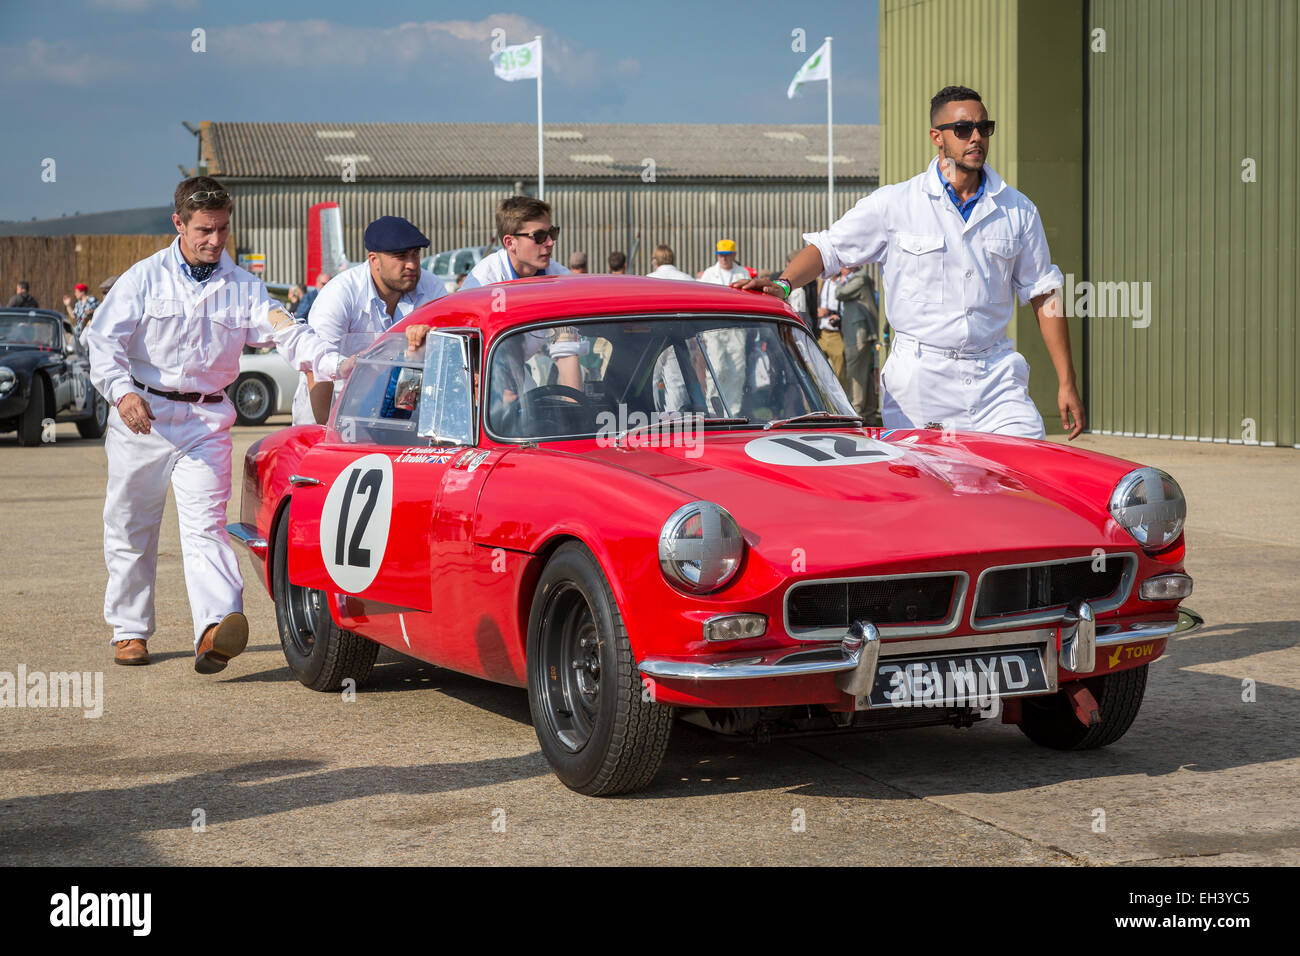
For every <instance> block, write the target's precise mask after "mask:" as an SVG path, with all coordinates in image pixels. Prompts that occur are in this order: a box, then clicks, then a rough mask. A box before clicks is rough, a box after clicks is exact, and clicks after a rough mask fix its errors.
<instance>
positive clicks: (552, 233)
mask: <svg viewBox="0 0 1300 956" xmlns="http://www.w3.org/2000/svg"><path fill="white" fill-rule="evenodd" d="M510 235H512V236H519V237H521V238H522V237H525V236H526V237H528V238H529V239H531V240H533V242H535V243H537V244H538V245H539V246H540V245H541V244H542V243H543V242H545V241H546V240H547V239H558V238H560V227H559V226H552V227H551V228H550V229H534V230H533V231H532V232H512V233H510Z"/></svg>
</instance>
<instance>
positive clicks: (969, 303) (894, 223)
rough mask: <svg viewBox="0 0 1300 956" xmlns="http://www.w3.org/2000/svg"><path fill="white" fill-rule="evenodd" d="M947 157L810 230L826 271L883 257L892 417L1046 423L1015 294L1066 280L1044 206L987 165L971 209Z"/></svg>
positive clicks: (1019, 426)
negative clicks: (944, 167) (1022, 346)
mask: <svg viewBox="0 0 1300 956" xmlns="http://www.w3.org/2000/svg"><path fill="white" fill-rule="evenodd" d="M938 162H939V161H938V158H937V157H936V158H935V159H934V160H932V161H931V163H930V165H929V167H928V168H927V169H926V170H925V172H923V173H921V174H920V175H919V176H914V177H913V178H911V179H909V180H907V181H906V182H902V183H896V184H893V185H889V186H882V187H881V188H880V189H877V190H876V191H875V192H873V193H871V194H870V195H869V196H867V197H866V198H864V199H862V200H860V201H859V202H858V203H857V205H855V206H854V207H853V208H852V209H850V210H849V211H848V212H847V213H845V215H844V216H843V217H842V218H840V219H839V220H838V221H837V222H835V223H834V225H832V226H831V228H830V229H827V230H825V231H823V232H816V233H808V234H806V235H805V236H804V237H803V238H804V241H805V242H809V243H811V244H812V245H814V246H816V247H817V249H818V251H819V252H820V253H821V257H822V269H823V271H822V275H823V276H825V277H830V276H832V275H834V274H835V273H837V272H839V270H840V269H841V268H842V267H843V266H848V267H850V268H854V267H856V266H859V265H862V264H863V263H866V262H879V263H881V264H882V266H883V285H884V297H885V308H886V312H887V314H888V318H889V323H890V325H892V326H893V328H894V330H895V333H896V334H895V337H894V344H893V347H892V348H891V350H890V355H889V360H888V361H887V362H886V363H885V368H884V372H883V375H882V379H881V381H882V385H883V391H884V409H883V417H884V423H885V426H886V427H888V428H908V427H919V426H921V425H924V424H926V423H928V422H943V423H945V424H948V425H951V426H952V427H954V428H957V429H961V430H970V431H985V432H998V433H1001V434H1006V435H1019V436H1022V437H1025V438H1042V437H1044V435H1045V430H1044V428H1043V420H1042V417H1041V416H1040V415H1039V414H1038V410H1037V408H1035V406H1034V403H1033V402H1032V401H1031V400H1030V398H1029V390H1028V386H1029V364H1028V363H1027V362H1026V361H1025V359H1024V356H1022V355H1020V354H1019V353H1018V352H1016V351H1015V350H1014V348H1013V346H1012V344H1011V340H1010V339H1009V338H1008V337H1007V324H1008V323H1009V322H1010V321H1011V314H1012V309H1013V307H1014V299H1015V297H1016V296H1019V298H1020V301H1021V302H1022V303H1026V302H1028V301H1029V300H1030V299H1032V298H1034V297H1036V296H1039V295H1045V294H1047V293H1049V292H1052V291H1053V290H1055V289H1059V288H1061V286H1062V285H1064V279H1063V277H1062V276H1061V270H1060V269H1058V268H1057V267H1056V266H1054V265H1052V259H1051V255H1050V254H1049V252H1048V248H1047V237H1046V235H1045V234H1044V232H1043V224H1042V220H1041V219H1040V218H1039V215H1038V209H1037V208H1036V207H1035V206H1034V204H1033V203H1032V202H1030V201H1029V200H1028V199H1027V198H1025V196H1024V194H1022V193H1020V192H1018V191H1017V190H1015V189H1013V188H1012V187H1010V186H1008V185H1007V184H1006V183H1005V182H1003V180H1002V177H1000V176H999V175H998V174H997V173H996V172H994V171H993V169H992V168H991V167H990V166H987V165H986V166H985V167H984V174H985V181H984V195H983V196H981V197H980V199H979V201H978V202H977V203H976V205H975V208H974V209H973V210H972V211H971V214H970V219H969V220H968V221H963V220H962V217H961V213H960V212H959V211H958V209H957V207H956V205H955V204H954V203H953V201H952V199H951V198H949V196H948V195H947V192H946V191H945V190H944V188H943V184H942V183H941V182H940V179H939V172H938Z"/></svg>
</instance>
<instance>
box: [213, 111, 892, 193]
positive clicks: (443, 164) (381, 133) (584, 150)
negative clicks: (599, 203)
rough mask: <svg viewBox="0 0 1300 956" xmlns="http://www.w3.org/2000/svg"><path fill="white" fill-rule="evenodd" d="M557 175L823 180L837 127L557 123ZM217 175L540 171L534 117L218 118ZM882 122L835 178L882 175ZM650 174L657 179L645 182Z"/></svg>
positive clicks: (448, 175) (445, 175) (850, 130)
mask: <svg viewBox="0 0 1300 956" xmlns="http://www.w3.org/2000/svg"><path fill="white" fill-rule="evenodd" d="M544 133H545V137H546V176H547V179H548V180H549V179H551V178H555V179H557V180H597V179H599V180H609V179H626V178H628V177H637V178H643V172H645V171H647V170H648V169H649V167H648V165H647V160H653V161H654V170H653V172H654V176H655V179H654V180H653V181H656V182H657V181H661V180H673V179H691V180H699V179H709V180H734V179H742V180H744V179H751V180H809V181H815V180H822V179H825V177H826V128H825V127H824V126H816V125H791V126H768V125H760V124H730V125H703V124H688V123H554V124H551V125H548V126H546V127H545V128H544ZM202 135H203V147H204V153H205V155H206V157H207V159H208V171H209V173H210V174H211V175H213V176H223V177H226V178H229V179H235V180H239V179H256V180H330V181H332V182H337V181H339V177H340V171H341V170H342V168H343V164H344V162H345V161H346V160H349V159H350V160H352V161H353V162H354V165H355V170H356V176H357V179H358V180H363V179H397V180H419V181H429V180H439V179H447V180H464V179H524V180H530V179H532V178H534V177H535V176H536V175H537V127H536V126H535V125H533V124H531V123H219V122H205V123H203V128H202ZM879 156H880V136H879V127H877V126H836V127H835V176H836V179H837V180H841V179H842V180H844V181H846V182H851V181H858V182H859V183H862V182H872V183H874V182H875V180H876V178H877V176H878V174H879V168H880V162H879ZM646 181H650V180H646Z"/></svg>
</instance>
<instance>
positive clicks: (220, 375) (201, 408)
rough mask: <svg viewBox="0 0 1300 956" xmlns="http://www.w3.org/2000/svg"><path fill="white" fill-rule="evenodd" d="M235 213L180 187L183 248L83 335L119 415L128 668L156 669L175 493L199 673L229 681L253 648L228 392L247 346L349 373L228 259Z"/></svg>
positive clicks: (103, 390)
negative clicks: (166, 531)
mask: <svg viewBox="0 0 1300 956" xmlns="http://www.w3.org/2000/svg"><path fill="white" fill-rule="evenodd" d="M233 205H234V204H233V201H232V200H231V198H230V194H229V193H228V192H226V190H225V189H224V188H223V187H222V185H221V184H220V183H219V182H217V181H216V180H215V179H211V178H209V177H207V176H197V177H194V178H191V179H187V180H185V181H184V182H182V183H181V184H180V186H178V187H177V189H176V196H175V209H176V212H175V214H174V215H173V216H172V223H173V225H175V227H176V232H177V233H178V235H177V237H176V239H175V241H174V242H172V244H171V245H170V246H168V247H167V248H166V249H163V250H162V251H161V252H157V253H155V254H154V255H152V256H150V257H149V258H147V259H143V260H141V261H140V262H137V263H136V264H135V265H133V266H132V267H131V268H130V269H128V270H127V271H126V272H124V273H122V275H121V277H120V278H118V280H117V281H116V283H114V285H113V289H112V291H111V292H109V294H108V297H107V298H106V299H105V300H104V304H103V305H101V306H100V307H99V309H98V310H97V311H96V312H95V317H94V319H93V320H92V321H91V323H90V326H89V327H88V330H87V333H86V343H87V345H88V346H89V348H90V363H91V380H92V381H93V382H94V385H95V388H97V389H98V390H99V393H100V394H101V395H103V396H104V397H105V398H106V399H107V400H108V402H109V403H110V404H111V405H112V406H113V409H112V410H111V411H110V412H109V416H108V434H107V436H106V437H105V439H104V447H105V450H106V451H107V453H108V494H107V496H106V499H105V501H104V562H105V564H107V566H108V588H107V590H106V592H105V595H104V619H105V620H106V621H107V622H108V624H109V626H110V627H112V629H113V636H112V642H113V645H114V647H115V651H114V660H115V661H116V662H117V663H119V664H147V663H149V655H148V652H147V649H146V642H147V641H148V640H149V638H150V637H152V636H153V632H154V625H155V621H154V584H155V577H156V573H157V566H158V535H159V532H160V530H161V525H162V515H163V506H164V505H165V504H166V502H167V488H168V486H170V487H171V489H172V491H173V492H174V493H175V496H176V510H177V512H178V513H179V516H180V529H181V552H182V555H183V558H184V563H185V589H186V591H187V592H188V594H189V600H190V613H191V615H192V617H193V623H194V649H195V664H194V667H195V670H197V671H198V672H199V673H201V674H212V673H215V672H217V671H219V670H222V669H223V668H224V667H225V666H226V663H227V662H228V661H229V660H230V658H232V657H234V656H235V655H237V654H239V653H241V652H242V651H243V650H244V647H245V646H246V645H247V643H248V622H247V621H246V620H245V618H244V615H243V581H242V580H241V578H240V575H239V564H238V561H237V560H236V558H235V552H234V549H233V548H232V547H231V546H230V538H229V536H228V534H227V533H226V504H227V502H228V501H229V500H230V482H231V474H230V463H231V442H230V426H231V425H232V424H233V423H234V421H235V408H234V404H233V403H232V402H231V401H230V399H229V398H228V397H227V396H226V394H225V389H226V387H227V386H228V385H230V383H231V382H233V381H234V380H235V379H236V378H237V377H238V375H239V356H240V353H241V352H242V351H243V348H244V346H245V345H246V344H248V345H258V346H266V345H272V344H274V345H275V347H276V348H277V349H279V351H280V354H281V355H283V356H284V357H285V360H286V361H288V363H289V364H290V365H291V366H293V367H294V368H298V369H301V370H304V371H311V372H312V374H314V375H315V376H316V377H317V378H321V379H332V378H339V377H342V376H343V375H345V374H346V373H347V372H348V371H349V370H350V368H351V364H352V363H351V360H346V361H345V360H344V359H343V357H342V356H340V355H339V353H338V352H336V351H335V350H333V349H332V348H330V347H329V346H328V345H326V344H325V342H323V341H322V340H321V339H320V338H319V337H318V336H316V335H315V334H314V333H313V332H312V331H311V329H310V328H308V326H306V325H305V324H302V323H299V322H295V321H294V320H293V317H292V316H291V315H289V314H288V313H287V312H285V311H284V310H283V309H280V308H278V307H276V306H272V304H271V303H270V300H269V297H268V296H267V293H266V286H264V285H263V284H262V282H261V280H259V279H258V278H257V277H255V276H254V275H252V274H251V273H249V272H246V271H245V270H243V269H240V268H238V267H237V266H235V264H234V263H233V262H232V261H231V260H230V256H229V255H228V254H227V253H226V251H225V247H226V239H227V237H228V235H229V233H230V212H231V208H232V207H233Z"/></svg>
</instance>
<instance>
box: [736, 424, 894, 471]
mask: <svg viewBox="0 0 1300 956" xmlns="http://www.w3.org/2000/svg"><path fill="white" fill-rule="evenodd" d="M745 454H746V455H748V456H749V457H750V458H753V459H754V460H755V461H761V462H765V463H767V464H769V465H793V466H797V467H804V466H819V465H820V466H838V465H872V464H878V463H880V462H887V461H893V460H895V459H897V458H901V457H903V453H902V451H901V450H900V449H898V448H896V447H895V446H893V445H891V444H888V443H887V442H883V441H877V440H876V439H874V438H867V437H865V436H862V435H845V434H844V433H842V432H803V433H799V432H791V433H789V434H784V435H765V436H763V437H762V438H755V439H754V440H753V441H751V442H749V443H747V444H746V445H745Z"/></svg>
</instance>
